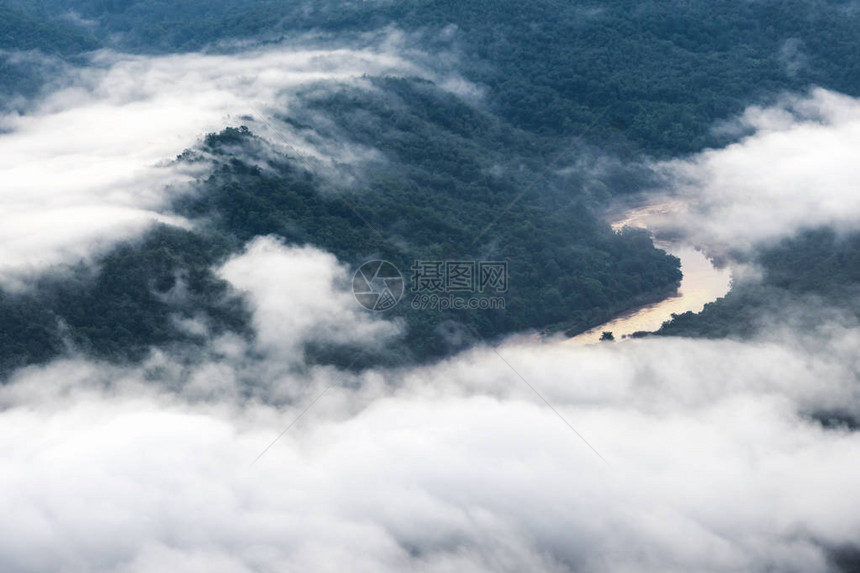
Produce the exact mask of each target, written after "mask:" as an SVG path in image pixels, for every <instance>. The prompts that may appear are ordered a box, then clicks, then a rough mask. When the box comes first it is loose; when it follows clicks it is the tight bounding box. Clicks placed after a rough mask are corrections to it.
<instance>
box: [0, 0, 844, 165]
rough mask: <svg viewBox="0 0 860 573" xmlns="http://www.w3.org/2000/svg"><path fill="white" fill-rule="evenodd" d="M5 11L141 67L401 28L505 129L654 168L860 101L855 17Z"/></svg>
mask: <svg viewBox="0 0 860 573" xmlns="http://www.w3.org/2000/svg"><path fill="white" fill-rule="evenodd" d="M4 4H5V5H7V6H8V5H13V6H15V7H16V9H17V10H18V11H20V12H24V11H26V12H28V13H30V14H34V15H39V16H41V17H43V18H46V19H48V20H51V19H53V20H58V18H60V16H66V15H68V14H69V13H72V14H75V15H76V16H79V18H82V19H84V20H85V21H86V22H89V23H90V24H88V25H86V26H83V25H82V26H79V29H80V33H81V34H82V35H84V36H89V35H92V36H94V37H96V38H99V39H100V40H99V41H100V42H101V45H102V46H105V47H112V48H114V49H119V50H132V51H139V52H144V53H147V52H149V53H151V52H173V51H187V50H198V49H201V48H204V47H207V46H211V45H213V44H215V43H217V42H219V41H223V40H231V39H240V38H250V37H262V38H268V39H270V40H274V39H277V38H279V37H284V36H286V37H291V36H296V35H297V34H304V33H307V32H309V31H315V32H317V33H323V34H335V35H336V36H339V37H347V36H349V35H354V34H357V33H361V32H368V31H374V30H379V29H384V28H385V27H388V26H394V27H396V28H398V29H401V30H404V31H405V32H407V33H410V34H412V35H413V41H414V42H415V43H416V45H417V46H419V47H420V46H422V45H423V46H424V47H426V49H428V50H429V51H431V52H432V51H435V50H437V49H439V48H440V47H445V48H450V47H451V46H452V45H453V46H455V48H456V50H457V51H458V52H459V53H460V54H461V56H462V57H461V63H462V66H463V72H464V74H465V75H466V76H467V77H468V78H469V79H470V80H472V81H474V82H476V83H478V84H479V85H482V86H486V87H487V88H488V89H489V94H490V102H491V103H492V105H493V106H494V110H495V113H497V114H498V115H499V116H500V117H501V118H503V119H505V120H506V121H508V122H510V123H511V124H512V125H515V126H518V127H521V128H524V129H528V130H530V131H534V132H540V133H548V134H554V135H559V136H565V135H566V136H571V135H576V134H578V133H581V132H583V131H584V130H585V129H586V128H588V137H589V138H590V139H591V140H592V141H595V142H600V143H601V144H603V145H611V146H613V147H615V148H617V149H620V150H624V149H627V150H633V151H644V152H647V153H650V154H658V155H673V154H678V153H687V152H691V151H696V150H699V149H702V148H703V147H705V146H710V145H716V144H721V143H725V142H726V139H725V138H723V137H720V136H718V135H715V133H714V132H713V131H712V127H713V125H714V122H715V121H718V120H724V119H728V118H730V117H732V116H733V115H735V114H737V113H739V112H741V111H742V110H743V109H744V107H746V106H747V105H749V104H751V103H761V102H762V101H763V100H766V99H767V98H770V97H773V96H775V95H777V94H779V93H780V92H781V91H785V90H792V91H796V90H802V89H804V88H806V87H808V86H811V85H818V86H821V87H825V88H829V89H834V90H837V91H840V92H842V93H846V94H849V95H860V79H858V78H860V68H858V66H860V63H858V62H860V47H858V45H857V42H855V41H854V40H855V39H856V37H857V34H858V30H860V13H858V11H857V10H855V9H854V8H852V6H853V4H852V3H851V2H847V1H846V2H841V1H828V0H814V1H810V0H787V1H783V2H701V1H699V2H687V1H683V0H671V1H667V2H641V1H633V0H609V1H605V2H568V1H566V0H526V1H515V0H493V1H475V2H453V1H448V0H407V1H405V2H364V1H362V2H348V1H344V2H335V1H315V2H295V3H293V2H290V3H286V2H260V1H254V0H242V1H239V2H224V1H215V2H209V1H205V2H204V1H201V0H185V1H182V2H170V3H168V2H160V1H157V0H127V1H111V2H107V1H101V0H98V1H97V0H73V1H71V2H65V1H64V2H59V1H57V0H39V1H38V2H21V1H15V0H3V3H0V5H4ZM7 9H8V8H7ZM60 21H61V23H62V24H63V25H64V26H65V27H66V28H68V26H69V24H68V18H66V19H65V20H62V19H61V18H60ZM64 29H65V28H64ZM39 34H40V32H39V30H38V29H35V28H34V29H32V30H30V31H29V32H28V33H27V35H28V36H38V35H39ZM45 38H46V39H45V43H46V46H47V47H48V48H49V49H50V48H51V47H52V46H53V45H54V44H56V39H55V38H54V37H53V36H52V35H51V34H46V36H45ZM37 47H39V46H38V45H33V44H32V43H31V42H28V43H27V44H25V45H24V46H22V48H24V49H32V48H37ZM82 48H84V49H86V47H85V46H82ZM589 126H591V127H589Z"/></svg>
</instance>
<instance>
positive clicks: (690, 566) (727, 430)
mask: <svg viewBox="0 0 860 573" xmlns="http://www.w3.org/2000/svg"><path fill="white" fill-rule="evenodd" d="M271 248H273V247H272V246H271V245H268V246H267V245H265V244H262V246H258V247H256V249H257V250H261V251H263V256H269V255H270V254H269V255H267V254H266V253H265V251H266V250H267V249H271ZM251 252H252V253H254V252H255V249H254V248H252V249H251ZM306 254H307V253H302V252H301V251H299V252H292V256H295V257H299V258H301V257H303V256H305V255H306ZM255 256H259V253H256V255H255ZM264 306H265V305H261V310H263V307H264ZM263 312H265V311H263ZM266 320H268V318H267V319H266ZM271 320H272V321H275V320H276V318H275V317H272V318H271ZM270 326H271V325H270ZM270 326H266V327H264V330H265V329H266V328H269V327H270ZM271 327H272V328H274V327H273V326H271ZM819 343H820V346H819ZM819 343H815V342H814V341H812V342H810V341H807V342H805V343H803V344H806V345H807V346H805V347H804V346H803V345H801V343H799V342H797V341H794V340H785V341H782V342H755V343H751V344H741V343H737V342H729V341H684V340H657V341H636V342H628V343H623V344H616V345H610V346H606V347H599V348H585V349H570V348H568V347H561V346H556V345H548V344H544V345H539V344H537V345H536V344H511V345H507V346H503V347H502V348H500V349H499V352H500V353H501V354H502V355H503V356H504V357H505V359H506V360H507V361H509V362H510V363H511V364H512V365H514V367H516V368H517V370H518V371H519V372H520V373H521V374H522V375H523V376H525V377H526V378H527V379H528V380H529V381H530V383H532V384H533V385H535V386H536V387H537V388H539V389H540V390H541V391H542V392H543V393H544V395H545V396H546V397H547V398H548V399H549V400H550V401H551V402H552V403H553V404H554V406H555V407H556V408H557V409H558V410H559V411H560V412H561V413H562V414H563V415H564V416H565V417H566V418H567V419H568V420H569V421H571V422H572V423H573V424H574V426H575V427H576V428H577V429H578V430H579V431H580V432H581V433H582V434H583V435H584V436H586V438H587V439H588V440H589V441H590V442H591V443H592V444H593V445H594V446H595V447H596V448H597V449H598V450H599V451H600V452H601V454H602V455H603V456H604V457H606V459H607V460H609V463H610V465H609V466H607V465H605V464H603V463H602V462H601V461H600V460H599V459H598V458H597V456H595V455H594V454H593V453H592V452H591V451H590V450H589V449H588V448H587V447H586V446H585V445H584V444H583V443H582V442H581V441H580V440H579V438H577V437H576V435H574V434H573V433H572V432H571V431H570V430H569V429H568V428H567V427H566V426H565V425H564V424H563V423H562V422H561V421H560V420H559V419H558V418H557V417H555V415H554V414H553V413H552V412H550V411H549V410H548V409H547V408H546V407H545V406H544V405H543V404H542V403H541V402H540V401H539V400H537V399H536V398H535V397H534V395H533V394H531V393H530V391H529V390H528V389H527V388H525V386H524V385H523V384H522V382H521V381H520V380H519V379H518V378H517V376H516V375H515V374H514V373H513V372H512V371H511V370H509V369H508V367H507V366H506V365H505V364H504V362H502V361H501V360H500V359H499V358H498V356H496V355H495V353H493V352H492V351H488V350H485V349H478V350H476V351H474V352H471V353H468V354H465V355H462V356H459V357H457V358H454V359H451V360H449V361H447V362H444V363H442V364H439V365H437V366H432V367H425V368H417V369H413V370H409V371H400V370H398V371H393V372H392V371H389V372H386V371H375V372H374V371H371V372H367V373H365V374H363V375H361V377H360V379H356V378H355V375H345V374H342V373H337V372H335V371H333V370H331V369H315V371H314V372H312V373H311V374H310V375H308V376H306V377H298V376H296V377H294V378H291V379H284V380H282V383H283V384H288V385H294V386H297V387H299V388H303V391H302V392H303V393H304V394H305V397H304V398H303V399H301V400H297V401H296V403H295V404H294V405H293V406H290V407H286V408H275V407H271V406H266V405H263V404H260V403H258V402H255V401H251V402H246V403H244V404H242V405H239V404H232V405H231V403H227V402H221V403H219V402H212V403H199V402H198V403H195V404H192V403H189V402H186V401H184V400H182V399H180V398H179V397H178V396H177V395H174V394H166V393H164V392H161V391H159V390H157V389H156V388H157V387H158V386H157V385H154V384H153V382H157V381H158V380H152V376H151V373H150V375H149V376H145V375H144V373H143V372H139V371H127V370H121V369H118V368H108V367H104V366H99V365H95V364H88V363H85V362H62V363H56V364H53V365H50V366H48V367H44V368H34V369H30V370H27V371H24V372H21V373H19V375H18V377H17V379H16V380H15V381H14V382H13V383H12V384H10V385H8V386H5V387H3V388H0V405H2V413H0V491H2V492H3V495H2V496H0V500H1V501H0V509H2V511H0V533H2V535H0V569H2V570H3V571H9V572H14V573H18V572H22V573H23V572H31V571H45V570H53V571H94V572H102V571H104V572H111V573H114V572H123V573H125V572H134V573H150V572H152V573H156V572H160V571H165V570H174V571H183V572H185V571H189V572H194V571H201V572H203V571H206V572H213V571H214V572H225V573H247V572H251V571H254V572H258V571H265V572H269V571H271V572H275V571H278V572H284V571H345V570H348V571H367V572H374V573H384V572H386V571H391V572H395V571H397V572H399V571H405V570H419V571H427V572H437V571H438V572H449V571H451V572H453V571H458V572H469V573H471V572H484V571H486V572H490V571H493V572H499V571H570V570H576V571H585V572H592V571H593V572H613V573H616V572H624V571H649V572H650V571H661V572H672V571H678V572H681V571H703V572H729V571H732V572H734V571H804V572H813V573H814V572H825V571H828V567H829V565H828V563H827V557H826V554H825V552H824V550H823V548H824V547H840V546H843V545H845V544H849V543H853V542H855V541H856V540H857V539H860V486H858V484H860V461H858V459H857V456H856V455H855V454H856V451H857V449H858V447H860V434H858V433H851V432H848V431H846V430H825V429H823V428H822V427H821V426H820V425H819V424H817V423H814V422H812V421H810V420H809V419H808V418H806V417H804V416H803V414H804V413H808V412H811V411H816V410H832V409H834V408H837V407H847V406H846V405H856V404H858V401H857V396H856V392H857V390H856V382H857V378H856V376H857V374H856V373H857V367H858V364H857V358H856V355H855V354H856V353H855V352H854V351H855V350H856V347H857V345H858V343H860V333H859V332H858V331H857V330H850V329H842V328H836V327H835V328H834V330H833V331H832V332H831V336H829V337H827V339H826V340H819ZM808 345H811V346H808ZM726 356H732V360H730V361H729V360H726V359H725V357H726ZM198 368H199V370H200V374H201V375H202V376H203V377H204V383H205V377H206V376H207V375H210V376H211V375H212V373H213V372H216V371H218V369H226V370H230V369H231V368H233V366H232V365H231V363H230V362H229V361H226V362H222V363H220V364H207V365H203V366H200V367H198ZM147 378H148V379H147ZM332 381H333V382H335V383H336V385H335V388H334V389H333V390H331V391H330V392H329V393H328V394H327V395H326V396H325V397H324V398H323V399H322V400H321V401H320V402H319V403H318V404H317V405H316V406H315V407H314V408H313V409H311V410H310V411H309V413H308V414H307V415H306V417H305V418H303V419H302V421H301V422H300V423H299V424H298V425H296V426H295V427H293V428H292V430H291V431H290V432H289V433H287V434H286V435H285V436H284V437H283V438H282V439H281V440H280V441H279V442H278V443H277V444H276V445H275V446H274V447H273V448H271V449H270V450H269V451H268V452H267V453H266V455H265V456H264V457H263V458H262V459H260V460H259V462H257V463H256V464H254V465H251V462H252V461H253V460H254V458H255V456H256V455H257V454H258V453H259V452H260V451H261V450H262V448H263V447H264V446H265V445H266V444H268V443H269V442H270V441H271V439H272V438H273V437H274V436H276V435H277V434H278V433H279V432H280V431H281V430H282V429H283V427H284V426H285V425H286V424H287V423H288V422H289V421H290V420H291V419H293V418H294V416H296V415H297V414H298V412H299V411H300V410H301V409H302V408H303V406H304V405H305V404H306V403H307V402H308V401H310V399H311V398H312V397H313V396H314V395H316V394H317V392H318V391H319V388H320V387H322V386H323V385H326V384H329V383H330V382H332ZM161 382H165V380H161ZM106 385H107V386H106ZM854 409H855V410H856V409H857V408H856V406H854ZM856 413H857V412H855V414H856Z"/></svg>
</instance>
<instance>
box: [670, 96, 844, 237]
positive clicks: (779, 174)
mask: <svg viewBox="0 0 860 573" xmlns="http://www.w3.org/2000/svg"><path fill="white" fill-rule="evenodd" d="M724 129H732V130H735V131H736V132H737V133H744V132H747V133H749V132H750V131H751V132H752V133H751V134H749V135H746V136H745V137H743V138H742V139H741V140H740V141H739V142H738V143H735V144H732V145H729V146H728V147H725V148H722V149H713V150H707V151H704V152H702V153H699V154H697V155H694V156H693V157H691V158H689V159H680V160H673V161H668V162H665V163H662V164H660V165H659V166H658V170H659V171H660V172H661V173H662V174H663V175H664V176H665V177H666V178H667V180H668V181H669V182H670V183H669V187H670V191H671V193H672V194H674V195H676V196H680V197H681V198H683V199H684V200H685V202H686V203H687V205H688V207H689V212H688V213H687V214H686V216H685V217H684V218H683V220H682V221H681V223H680V224H678V223H677V222H674V221H673V222H670V223H669V225H670V226H676V227H678V226H679V227H680V230H681V231H683V232H684V233H685V234H687V235H688V236H690V237H691V238H692V239H693V240H694V241H696V242H697V243H698V244H700V245H704V246H707V247H710V248H712V249H714V250H717V251H719V250H722V251H724V250H726V249H731V248H738V249H745V248H748V247H750V246H752V245H756V244H760V243H763V242H772V241H774V240H778V239H781V238H784V237H789V236H791V235H793V234H795V233H797V232H798V231H799V230H802V229H804V228H814V227H819V226H822V225H830V226H833V227H836V228H839V229H843V230H844V229H857V228H858V226H860V187H858V181H860V163H858V161H857V155H858V152H860V101H858V100H857V99H854V98H851V97H848V96H844V95H841V94H837V93H834V92H829V91H826V90H823V89H816V90H814V91H812V92H811V93H810V94H809V95H808V96H786V97H784V98H783V99H782V101H781V102H780V103H779V104H778V105H774V106H771V107H751V108H749V109H748V110H747V111H746V112H745V113H744V114H743V116H742V117H741V118H740V119H739V120H737V121H736V122H734V123H732V124H731V125H729V126H724Z"/></svg>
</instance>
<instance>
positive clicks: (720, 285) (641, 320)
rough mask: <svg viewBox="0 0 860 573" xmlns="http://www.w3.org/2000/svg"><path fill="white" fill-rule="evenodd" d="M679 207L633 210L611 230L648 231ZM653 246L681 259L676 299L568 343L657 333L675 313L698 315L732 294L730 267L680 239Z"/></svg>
mask: <svg viewBox="0 0 860 573" xmlns="http://www.w3.org/2000/svg"><path fill="white" fill-rule="evenodd" d="M680 208H682V205H681V204H680V203H676V202H663V203H659V204H656V205H649V206H645V207H639V208H636V209H631V210H629V211H626V212H624V213H622V214H620V215H619V216H618V217H616V218H614V219H613V221H612V227H613V228H614V229H621V228H622V227H624V226H631V227H642V228H646V229H647V228H649V224H650V223H651V222H653V221H655V220H656V219H658V218H660V217H667V216H671V214H672V213H673V212H675V211H677V210H678V209H680ZM654 244H655V245H656V246H657V247H658V248H661V249H664V250H665V251H666V252H668V253H671V254H673V255H675V256H676V257H678V258H679V259H681V271H682V272H683V273H684V278H683V279H682V280H681V286H680V288H679V289H678V294H677V296H671V297H669V298H666V299H664V300H662V301H660V302H656V303H653V304H648V305H645V306H641V307H638V308H635V309H633V310H630V311H628V312H626V313H624V314H623V315H621V316H618V317H616V318H614V319H612V320H610V321H609V322H606V323H604V324H601V325H600V326H597V327H595V328H593V329H591V330H589V331H587V332H584V333H582V334H580V335H577V336H574V337H573V338H569V339H567V340H565V341H564V343H565V344H592V343H595V342H598V341H599V340H600V336H601V335H602V334H603V332H604V331H609V332H612V334H613V335H614V336H615V339H616V340H620V339H621V338H623V337H624V336H629V335H630V334H633V333H634V332H637V331H642V330H644V331H653V330H657V329H658V328H660V325H662V324H663V323H664V322H665V321H667V320H669V319H670V318H672V314H673V313H674V314H681V313H684V312H687V311H692V312H699V311H700V310H702V308H703V307H704V306H705V304H706V303H709V302H712V301H714V300H716V299H718V298H720V297H722V296H724V295H725V294H726V293H727V292H728V291H729V288H730V287H731V278H732V277H731V270H730V269H729V268H727V267H724V268H716V267H715V266H714V265H713V264H712V263H711V261H710V260H709V259H708V258H707V257H706V256H705V255H704V254H703V253H702V252H701V251H699V250H697V249H695V248H694V247H692V246H691V245H689V244H685V243H684V242H682V241H680V240H678V241H654Z"/></svg>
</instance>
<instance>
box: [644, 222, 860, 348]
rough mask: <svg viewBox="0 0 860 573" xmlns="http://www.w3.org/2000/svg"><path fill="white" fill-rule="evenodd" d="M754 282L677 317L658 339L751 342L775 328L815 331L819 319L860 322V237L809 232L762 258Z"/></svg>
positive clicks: (666, 325)
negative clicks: (792, 325)
mask: <svg viewBox="0 0 860 573" xmlns="http://www.w3.org/2000/svg"><path fill="white" fill-rule="evenodd" d="M755 262H757V263H758V264H759V265H760V266H761V267H762V268H763V270H764V278H763V280H762V281H761V282H760V283H758V282H756V283H751V284H745V283H741V284H738V285H736V286H735V287H734V288H733V289H732V291H731V292H730V293H729V294H728V295H726V296H725V297H724V298H722V299H720V300H717V301H715V302H713V303H710V304H708V305H706V306H705V309H704V310H703V311H702V312H701V313H699V314H693V313H691V312H688V313H684V314H682V315H679V316H676V317H675V319H674V320H672V321H670V322H667V323H666V324H664V325H663V327H662V328H661V329H660V330H659V331H658V333H657V334H660V335H665V336H693V337H705V338H723V337H727V336H732V337H741V338H744V337H749V336H752V335H755V334H757V333H759V332H761V331H762V330H763V329H767V328H769V327H771V326H772V325H773V324H775V323H776V324H778V323H780V322H783V323H786V322H787V321H794V323H795V324H800V325H805V326H806V327H811V326H814V325H815V324H816V323H817V322H820V321H821V320H822V319H836V320H839V321H846V322H848V323H851V322H856V321H857V320H858V319H860V234H857V233H855V234H852V235H848V236H840V235H838V234H836V233H835V232H834V231H832V230H830V229H819V230H815V231H807V232H805V233H802V234H801V235H799V236H797V237H795V238H792V239H789V240H785V241H782V242H781V243H780V244H779V245H777V246H775V247H773V248H770V249H767V250H766V251H764V252H763V253H761V254H760V255H759V256H758V257H757V259H756V261H755Z"/></svg>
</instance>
